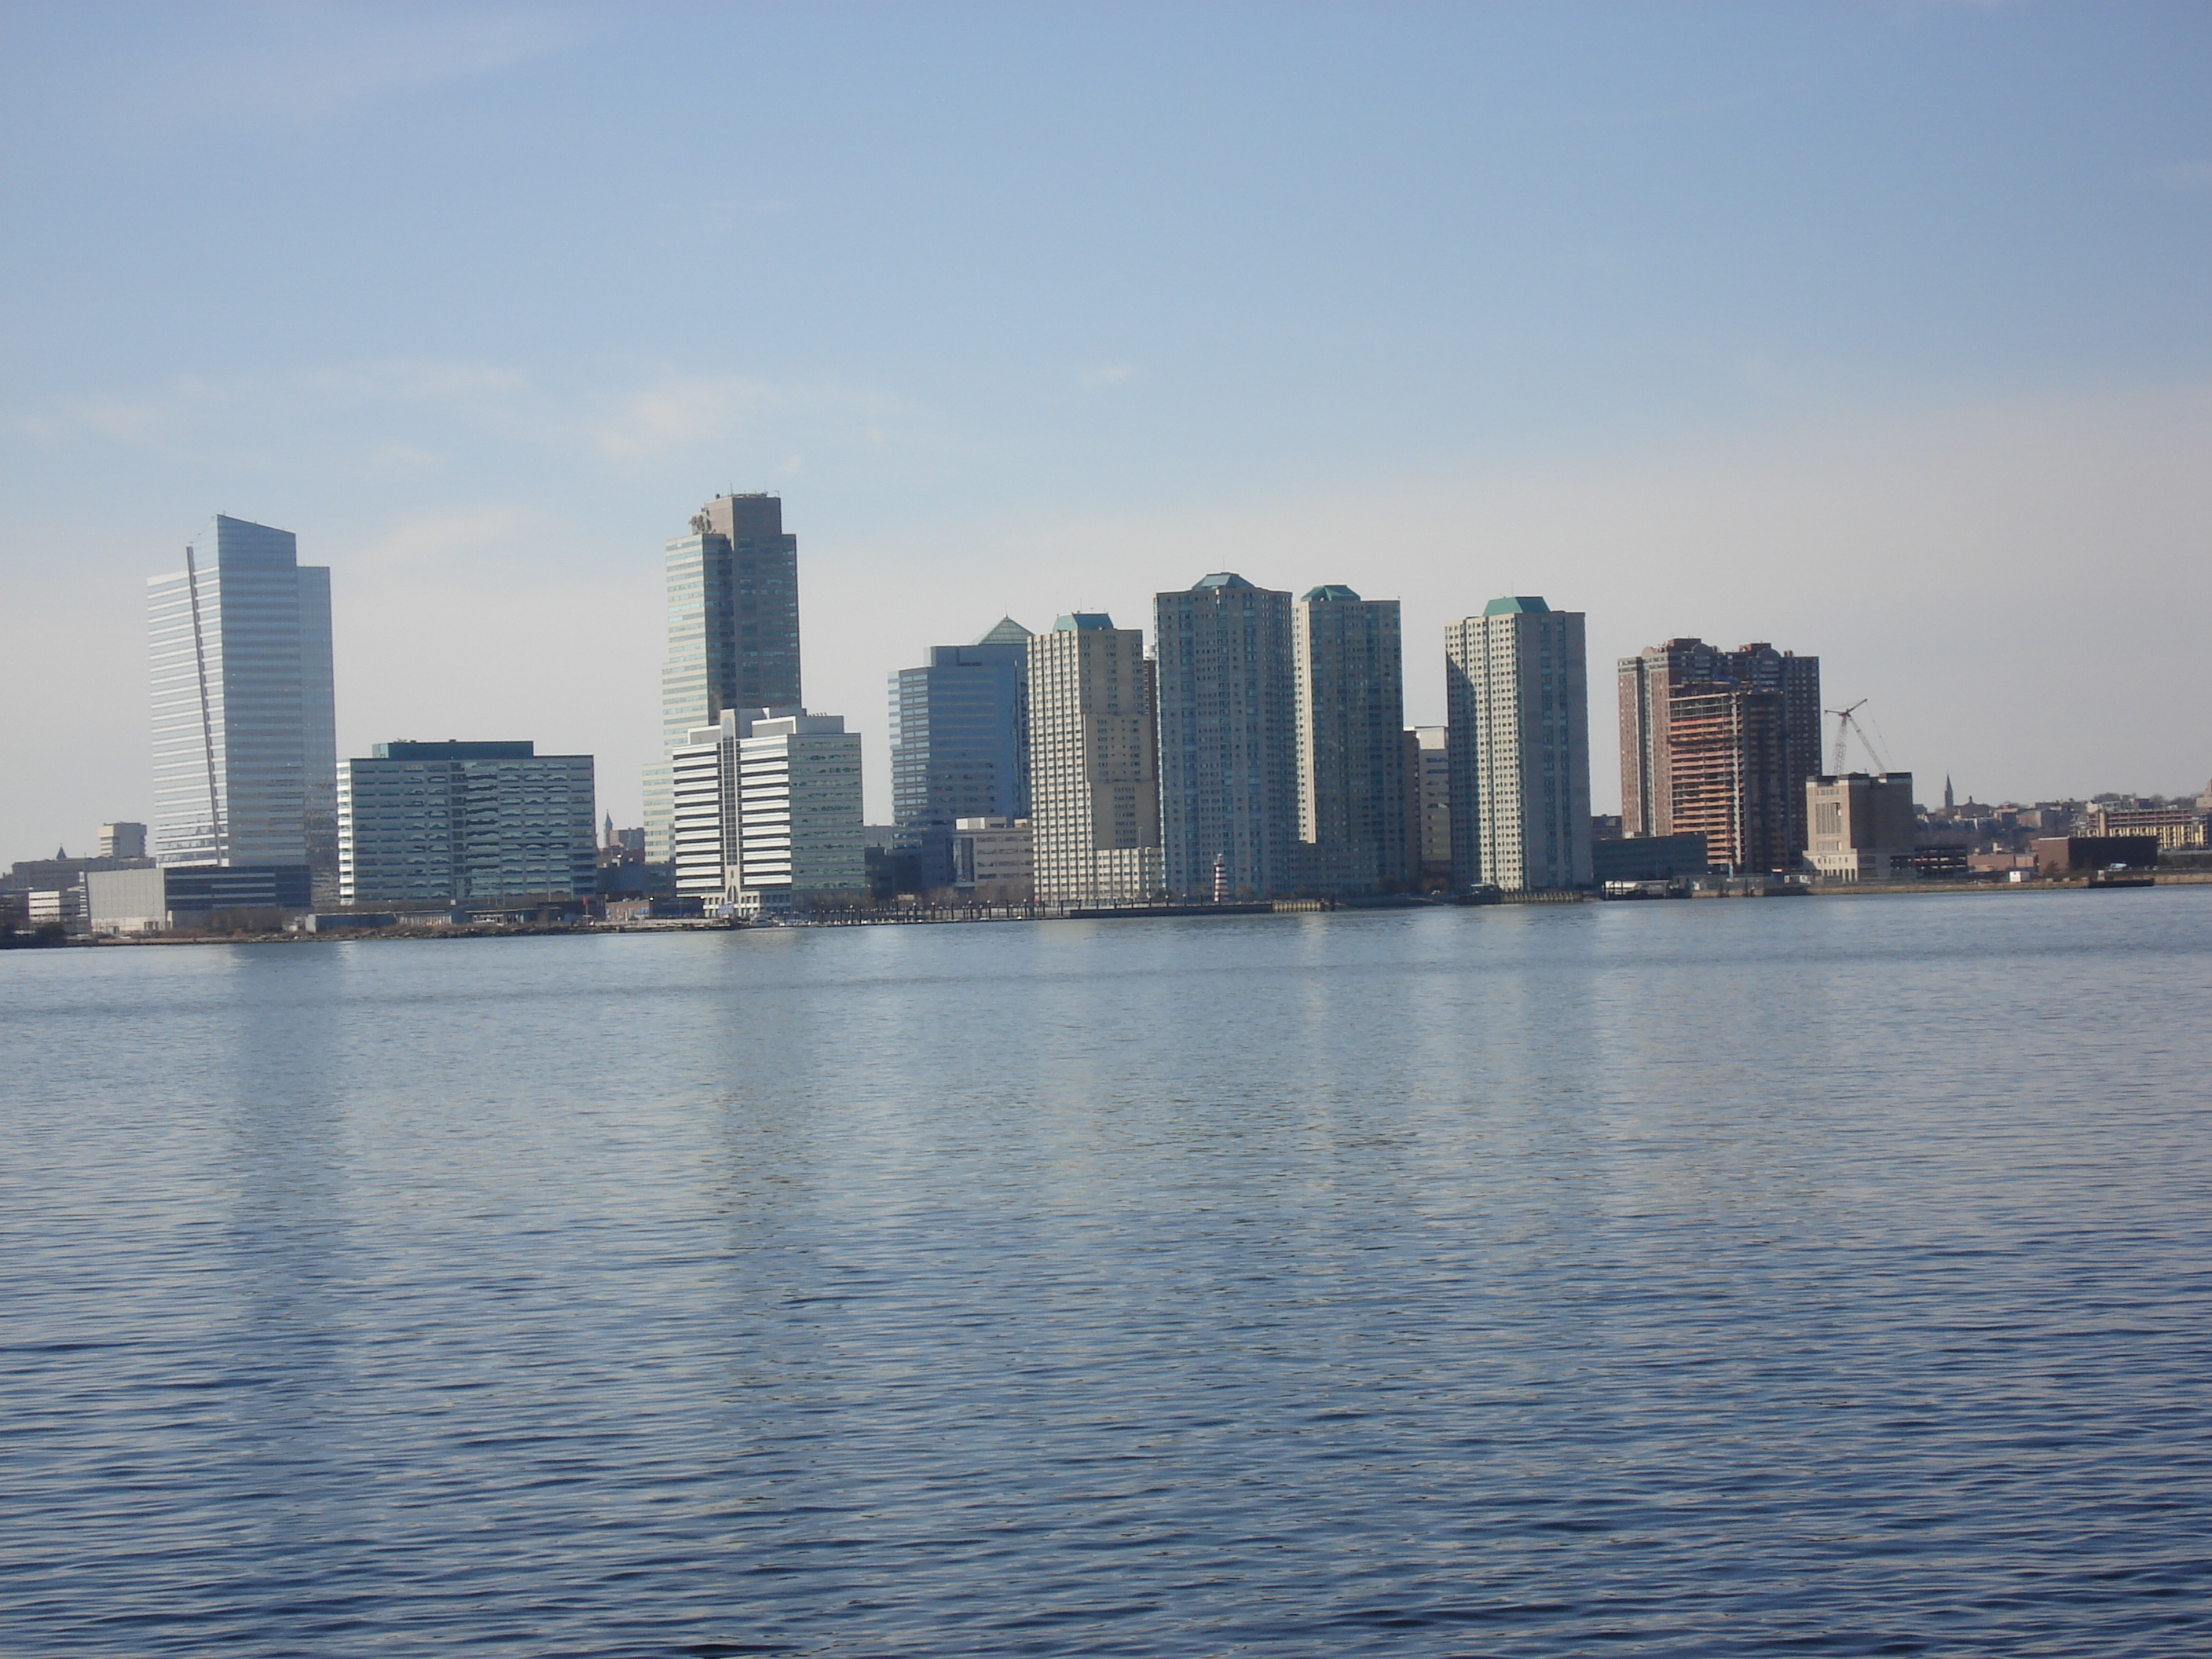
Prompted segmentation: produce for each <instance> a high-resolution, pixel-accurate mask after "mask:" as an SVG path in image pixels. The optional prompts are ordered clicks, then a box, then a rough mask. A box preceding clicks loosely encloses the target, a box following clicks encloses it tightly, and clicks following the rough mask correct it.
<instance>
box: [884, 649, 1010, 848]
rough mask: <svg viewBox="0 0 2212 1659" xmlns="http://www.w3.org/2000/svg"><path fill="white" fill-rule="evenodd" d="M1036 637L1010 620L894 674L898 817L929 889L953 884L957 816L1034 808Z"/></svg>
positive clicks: (894, 814)
mask: <svg viewBox="0 0 2212 1659" xmlns="http://www.w3.org/2000/svg"><path fill="white" fill-rule="evenodd" d="M1029 654H1030V631H1029V629H1026V628H1024V627H1023V626H1022V625H1021V624H1020V623H1018V622H1016V621H1015V620H1014V619H1013V618H1012V617H1003V618H1001V619H1000V622H999V623H997V625H996V626H994V627H993V628H992V629H989V630H988V631H987V632H986V633H985V634H984V635H982V636H981V638H980V639H978V640H976V641H975V642H974V643H973V644H971V645H939V646H933V647H931V648H930V653H929V662H928V664H927V666H924V667H921V668H902V669H900V670H899V671H897V672H896V673H895V674H893V675H892V676H891V683H890V703H891V708H890V714H891V822H892V823H895V824H896V825H897V826H898V827H899V828H900V829H902V830H904V831H907V832H908V836H910V838H911V841H912V842H913V843H914V844H915V845H916V846H918V848H919V849H920V851H921V858H922V871H923V873H922V879H921V884H922V885H923V886H924V887H943V886H946V885H949V884H951V881H952V878H953V872H952V864H951V842H952V829H953V825H954V824H955V823H957V822H958V821H959V820H960V819H962V818H1008V819H1012V818H1025V817H1028V816H1029V815H1030V732H1029Z"/></svg>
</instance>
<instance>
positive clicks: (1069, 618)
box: [1052, 611, 1114, 634]
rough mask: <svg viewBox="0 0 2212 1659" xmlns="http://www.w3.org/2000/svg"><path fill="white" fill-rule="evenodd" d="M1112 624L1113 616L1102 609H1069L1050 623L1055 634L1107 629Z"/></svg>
mask: <svg viewBox="0 0 2212 1659" xmlns="http://www.w3.org/2000/svg"><path fill="white" fill-rule="evenodd" d="M1113 625H1114V619H1113V617H1109V616H1108V615H1107V614H1106V613H1105V612H1104V611H1069V612H1068V613H1067V614H1066V616H1064V617H1061V618H1060V620H1059V621H1058V622H1055V623H1053V625H1052V631H1053V632H1054V633H1055V634H1079V633H1084V632H1086V631H1088V630H1090V629H1108V628H1111V627H1113Z"/></svg>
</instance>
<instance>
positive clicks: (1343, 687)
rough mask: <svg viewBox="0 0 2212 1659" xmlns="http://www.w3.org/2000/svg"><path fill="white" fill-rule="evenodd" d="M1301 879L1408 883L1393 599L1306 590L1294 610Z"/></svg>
mask: <svg viewBox="0 0 2212 1659" xmlns="http://www.w3.org/2000/svg"><path fill="white" fill-rule="evenodd" d="M1291 641H1292V647H1293V657H1294V664H1293V670H1294V673H1293V678H1294V680H1295V684H1296V687H1297V776H1298V840H1299V842H1301V843H1303V846H1304V858H1305V860H1306V870H1305V872H1304V882H1303V883H1302V885H1304V886H1306V887H1308V888H1310V889H1312V890H1316V891H1321V892H1331V893H1374V892H1380V891H1382V890H1384V889H1386V888H1393V889H1395V888H1397V887H1400V886H1402V885H1404V884H1406V882H1407V848H1406V836H1407V811H1406V806H1407V796H1406V734H1405V718H1406V689H1405V665H1404V659H1403V652H1402V650H1401V643H1400V641H1399V636H1398V601H1397V600H1395V599H1361V598H1360V597H1359V595H1358V594H1357V593H1355V592H1352V590H1351V589H1350V588H1348V587H1344V586H1326V587H1316V588H1312V589H1310V590H1309V591H1308V592H1307V593H1306V595H1305V597H1304V599H1300V600H1299V601H1298V602H1297V605H1296V606H1295V607H1294V608H1293V614H1292V625H1291Z"/></svg>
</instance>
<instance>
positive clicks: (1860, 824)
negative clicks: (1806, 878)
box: [1805, 772, 1915, 881]
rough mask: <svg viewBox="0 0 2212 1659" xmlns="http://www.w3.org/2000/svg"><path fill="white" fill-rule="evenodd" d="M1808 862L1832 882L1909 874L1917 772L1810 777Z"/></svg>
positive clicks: (1806, 813) (1913, 831) (1806, 802)
mask: <svg viewBox="0 0 2212 1659" xmlns="http://www.w3.org/2000/svg"><path fill="white" fill-rule="evenodd" d="M1805 816H1806V822H1807V826H1808V833H1809V835H1810V836H1811V842H1812V844H1811V847H1810V848H1809V849H1808V851H1807V853H1806V854H1805V861H1806V862H1807V863H1808V864H1809V865H1811V866H1813V868H1814V871H1815V872H1817V873H1818V874H1819V875H1820V876H1821V877H1822V878H1824V879H1826V880H1829V881H1890V880H1897V879H1910V878H1911V876H1912V874H1913V873H1914V872H1913V870H1912V866H1911V855H1912V852H1913V838H1914V835H1915V823H1914V819H1913V814H1912V774H1911V773H1910V772H1880V773H1875V774H1871V775H1869V774H1868V773H1865V772H1846V773H1844V774H1842V775H1839V776H1835V777H1814V778H1808V780H1807V781H1806V783H1805Z"/></svg>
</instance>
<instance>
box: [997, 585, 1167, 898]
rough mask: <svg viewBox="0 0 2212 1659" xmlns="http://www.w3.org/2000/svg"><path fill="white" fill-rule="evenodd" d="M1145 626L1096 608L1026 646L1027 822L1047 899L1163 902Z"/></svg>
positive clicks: (1040, 893)
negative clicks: (1119, 622) (1118, 620)
mask: <svg viewBox="0 0 2212 1659" xmlns="http://www.w3.org/2000/svg"><path fill="white" fill-rule="evenodd" d="M1154 696H1155V694H1154V680H1153V669H1152V662H1151V660H1150V659H1147V658H1146V655H1145V635H1144V632H1143V630H1142V629H1135V628H1116V627H1115V626H1114V619H1113V618H1112V617H1109V616H1106V615H1103V613H1100V612H1097V611H1078V612H1075V613H1073V614H1072V615H1069V616H1065V617H1060V620H1059V621H1058V622H1057V623H1054V625H1053V628H1052V630H1051V631H1050V632H1049V633H1044V634H1037V635H1032V636H1031V638H1030V642H1029V719H1030V833H1031V836H1032V840H1033V845H1034V848H1035V859H1036V897H1037V902H1039V903H1041V904H1072V905H1107V904H1141V903H1145V902H1149V901H1151V900H1152V899H1154V898H1156V897H1158V896H1159V894H1160V892H1161V889H1162V878H1161V869H1160V774H1159V753H1158V738H1157V736H1156V732H1155V728H1154V723H1153V721H1154V715H1153V707H1154Z"/></svg>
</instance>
